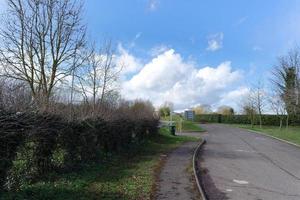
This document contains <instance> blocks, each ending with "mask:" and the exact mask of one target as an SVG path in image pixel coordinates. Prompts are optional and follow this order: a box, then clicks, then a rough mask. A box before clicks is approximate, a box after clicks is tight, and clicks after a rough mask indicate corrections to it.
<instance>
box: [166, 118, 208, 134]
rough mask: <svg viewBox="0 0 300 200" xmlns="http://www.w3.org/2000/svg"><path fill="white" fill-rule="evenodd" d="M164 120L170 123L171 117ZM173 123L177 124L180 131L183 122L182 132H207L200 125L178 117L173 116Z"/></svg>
mask: <svg viewBox="0 0 300 200" xmlns="http://www.w3.org/2000/svg"><path fill="white" fill-rule="evenodd" d="M162 120H164V121H170V117H162ZM172 121H175V122H176V128H177V130H178V129H179V124H180V122H182V131H183V132H184V131H191V132H204V131H205V130H204V129H203V128H201V126H199V124H197V123H195V122H192V121H187V120H184V119H182V118H181V117H180V116H178V115H173V116H172Z"/></svg>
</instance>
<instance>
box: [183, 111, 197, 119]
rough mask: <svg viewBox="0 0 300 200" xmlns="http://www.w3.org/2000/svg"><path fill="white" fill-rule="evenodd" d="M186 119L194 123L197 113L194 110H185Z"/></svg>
mask: <svg viewBox="0 0 300 200" xmlns="http://www.w3.org/2000/svg"><path fill="white" fill-rule="evenodd" d="M184 119H185V120H189V121H194V119H195V111H193V110H185V111H184Z"/></svg>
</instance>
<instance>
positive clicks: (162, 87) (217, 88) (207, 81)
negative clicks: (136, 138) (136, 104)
mask: <svg viewBox="0 0 300 200" xmlns="http://www.w3.org/2000/svg"><path fill="white" fill-rule="evenodd" d="M241 77H242V74H241V72H239V71H234V70H233V69H232V67H231V63H230V62H223V63H221V64H220V65H218V66H217V67H210V66H206V67H203V68H200V67H199V66H197V64H196V63H195V62H193V61H186V60H184V59H183V58H182V56H181V55H180V54H178V53H175V51H174V50H173V49H169V50H167V51H165V52H163V53H161V54H159V55H157V56H156V57H154V58H153V59H152V60H151V61H150V62H148V63H147V64H145V65H144V66H143V67H142V68H141V70H140V71H139V72H138V73H136V74H135V75H134V76H132V78H131V79H129V80H127V81H125V82H124V83H123V84H122V85H123V88H122V95H123V96H124V97H125V98H128V99H135V98H141V99H148V100H151V101H152V102H153V103H154V104H155V105H156V106H159V105H161V104H162V103H163V102H165V101H171V102H173V103H174V106H175V109H177V110H180V109H185V108H189V107H191V106H194V105H196V104H211V105H217V104H219V103H220V102H221V101H222V99H224V98H225V99H226V95H225V94H228V93H229V92H230V91H232V90H234V89H236V88H235V87H234V84H235V83H237V82H238V81H239V80H240V79H241Z"/></svg>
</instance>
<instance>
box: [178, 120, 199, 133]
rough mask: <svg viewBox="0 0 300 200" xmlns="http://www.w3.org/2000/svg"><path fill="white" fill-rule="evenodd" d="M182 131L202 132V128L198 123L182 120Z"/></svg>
mask: <svg viewBox="0 0 300 200" xmlns="http://www.w3.org/2000/svg"><path fill="white" fill-rule="evenodd" d="M182 131H194V132H203V131H204V129H203V128H201V127H200V126H199V125H198V124H196V123H195V122H191V121H183V122H182Z"/></svg>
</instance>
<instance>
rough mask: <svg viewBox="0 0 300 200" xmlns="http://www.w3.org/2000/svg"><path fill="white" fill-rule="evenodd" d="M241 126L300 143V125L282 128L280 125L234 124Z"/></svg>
mask: <svg viewBox="0 0 300 200" xmlns="http://www.w3.org/2000/svg"><path fill="white" fill-rule="evenodd" d="M234 126H236V127H239V128H244V129H249V130H254V131H258V132H261V133H263V134H266V135H271V136H274V137H277V138H280V139H283V140H286V141H289V142H293V143H295V144H299V145H300V134H299V133H300V127H299V126H290V127H289V128H288V129H286V128H282V129H280V128H279V127H278V126H262V127H260V126H259V125H257V126H253V127H252V126H251V125H249V124H248V125H247V124H239V125H234Z"/></svg>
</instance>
